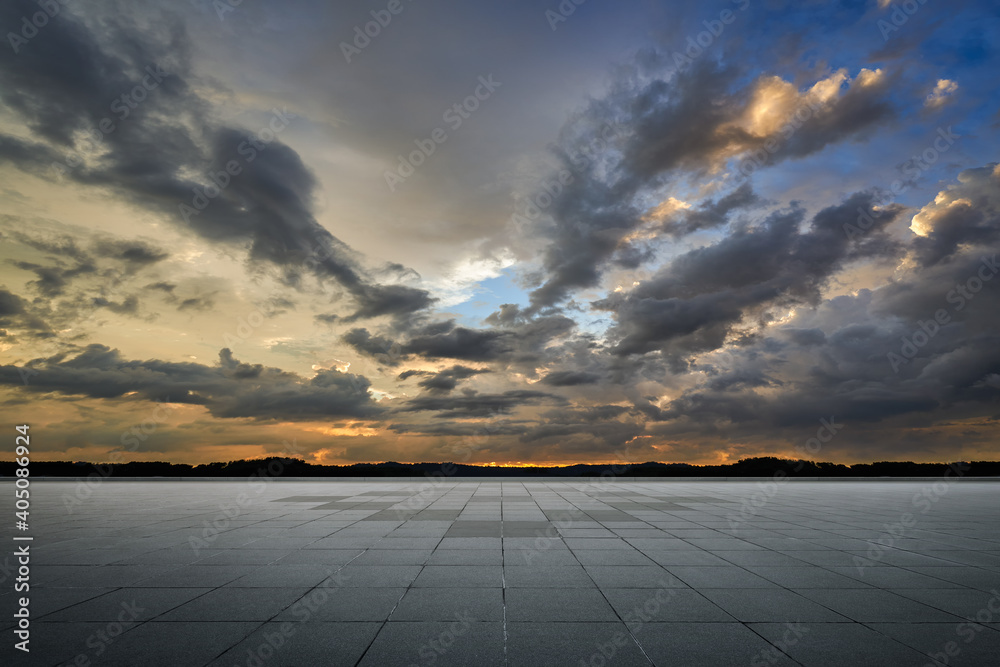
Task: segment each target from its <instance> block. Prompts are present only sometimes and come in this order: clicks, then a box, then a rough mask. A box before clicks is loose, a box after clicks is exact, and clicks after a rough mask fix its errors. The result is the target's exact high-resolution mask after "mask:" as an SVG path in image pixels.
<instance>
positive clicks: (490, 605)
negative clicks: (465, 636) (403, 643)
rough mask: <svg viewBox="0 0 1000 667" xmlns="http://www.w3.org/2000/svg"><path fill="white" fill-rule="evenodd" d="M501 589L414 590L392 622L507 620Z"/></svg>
mask: <svg viewBox="0 0 1000 667" xmlns="http://www.w3.org/2000/svg"><path fill="white" fill-rule="evenodd" d="M503 607H504V602H503V591H502V590H501V589H500V588H411V589H409V590H407V591H406V594H405V595H404V596H403V599H402V600H400V601H399V605H398V606H397V607H396V609H395V610H394V611H393V612H392V616H391V618H390V620H392V621H455V620H459V619H461V618H466V617H468V618H471V619H473V620H474V621H475V622H481V621H502V620H503Z"/></svg>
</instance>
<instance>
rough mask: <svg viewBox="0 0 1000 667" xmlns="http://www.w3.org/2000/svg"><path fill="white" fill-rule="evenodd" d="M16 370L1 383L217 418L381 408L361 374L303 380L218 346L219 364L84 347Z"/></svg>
mask: <svg viewBox="0 0 1000 667" xmlns="http://www.w3.org/2000/svg"><path fill="white" fill-rule="evenodd" d="M25 368H28V369H30V370H31V381H30V383H29V384H27V385H25V384H24V383H23V382H22V380H21V374H20V369H18V368H17V367H15V366H0V384H4V385H8V386H15V387H16V386H21V387H22V391H26V392H31V393H35V394H63V395H72V396H88V397H92V398H107V399H117V398H122V397H126V396H132V395H135V396H137V397H139V398H142V399H147V400H155V401H169V402H172V403H187V404H193V405H203V406H205V408H207V409H208V411H209V412H210V413H211V414H212V415H213V416H215V417H220V418H235V417H248V418H253V419H278V420H316V419H324V418H328V417H356V418H374V417H377V416H379V415H380V414H381V413H382V409H381V408H380V407H379V406H378V404H377V403H375V402H374V401H373V400H372V399H371V396H370V395H369V393H368V388H369V386H370V383H369V382H368V380H367V379H366V378H364V377H363V376H360V375H352V374H349V373H339V372H337V371H320V372H319V373H317V374H316V376H315V377H312V378H309V379H306V378H303V377H301V376H299V375H296V374H295V373H289V372H287V371H282V370H281V369H278V368H270V367H265V366H261V365H260V364H246V363H241V362H240V361H238V360H237V359H235V358H234V357H233V355H232V352H230V350H228V349H223V350H222V351H221V352H220V354H219V364H218V365H217V366H205V365H203V364H196V363H176V362H167V361H160V360H157V359H149V360H146V361H138V360H128V359H124V358H122V356H121V354H119V352H118V350H114V349H112V348H109V347H107V346H104V345H89V346H87V347H86V348H85V349H83V350H82V351H81V352H79V353H78V354H76V356H73V357H69V356H68V355H66V354H60V355H56V356H53V357H48V358H43V359H35V360H32V361H30V362H28V363H27V364H25Z"/></svg>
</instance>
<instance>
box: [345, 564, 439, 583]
mask: <svg viewBox="0 0 1000 667" xmlns="http://www.w3.org/2000/svg"><path fill="white" fill-rule="evenodd" d="M421 569H422V566H420V565H354V564H353V563H352V564H350V565H345V566H344V567H343V568H341V569H340V570H338V571H337V575H338V579H337V580H338V582H339V585H340V586H343V587H345V588H397V587H400V586H402V587H406V586H409V585H410V584H411V583H412V582H413V580H414V579H416V578H417V574H419V573H420V570H421Z"/></svg>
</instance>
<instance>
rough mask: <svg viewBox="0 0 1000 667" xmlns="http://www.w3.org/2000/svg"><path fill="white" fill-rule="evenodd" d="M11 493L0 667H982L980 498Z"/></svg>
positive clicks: (707, 493)
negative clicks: (20, 647) (27, 551)
mask: <svg viewBox="0 0 1000 667" xmlns="http://www.w3.org/2000/svg"><path fill="white" fill-rule="evenodd" d="M2 488H3V489H4V496H6V497H12V495H13V494H12V493H8V491H9V490H10V488H11V487H8V486H6V485H4V486H3V487H2ZM31 488H32V494H33V496H32V502H33V505H32V508H31V515H30V516H31V530H30V531H29V534H31V535H33V536H34V538H35V539H34V541H33V542H32V543H31V554H32V556H31V573H30V577H31V592H30V595H31V603H30V609H31V612H32V617H31V623H32V625H31V643H30V646H31V653H30V655H29V656H25V655H24V654H22V653H20V652H17V651H14V650H13V649H12V646H11V645H12V643H13V641H14V640H13V639H12V631H11V627H12V625H11V623H12V621H11V619H12V614H13V610H14V604H15V603H14V598H15V595H14V593H13V580H14V577H15V576H17V575H16V571H14V570H13V569H12V568H11V564H12V561H13V556H12V555H11V553H12V551H13V549H12V548H11V549H5V550H4V556H5V557H6V560H5V561H4V562H3V569H2V571H0V577H2V579H3V587H2V589H0V599H2V600H3V601H4V605H5V606H4V607H3V615H2V618H3V621H2V622H0V625H3V626H4V627H5V628H7V629H5V630H4V633H3V634H4V637H5V640H4V646H3V653H0V655H13V659H14V660H15V662H10V661H8V660H6V659H4V660H3V662H5V663H6V664H19V665H20V664H29V665H56V664H75V665H128V666H130V667H131V666H134V665H143V666H157V665H170V666H183V667H187V666H194V665H213V666H225V667H232V666H234V665H246V666H257V665H300V666H306V665H365V666H367V665H377V666H380V667H381V666H393V665H404V666H406V665H476V666H486V665H502V664H506V665H511V666H518V665H529V666H534V665H572V666H574V667H577V666H581V665H594V666H598V665H605V664H608V665H649V664H654V665H670V666H675V665H676V666H688V665H726V666H727V667H728V666H731V665H747V666H748V667H758V666H765V665H766V666H770V665H837V666H838V667H839V666H841V665H851V666H859V665H877V666H879V667H885V666H893V665H915V666H921V665H944V664H948V665H977V666H981V665H997V664H1000V657H998V656H1000V593H998V592H997V589H1000V484H994V483H975V482H966V481H962V482H957V483H951V484H948V483H945V482H943V481H940V480H937V481H936V485H935V480H928V481H927V482H918V483H908V482H861V483H848V482H844V483H840V482H834V483H831V482H820V483H809V482H786V483H783V484H772V485H760V484H757V483H737V482H728V483H727V482H719V483H712V482H705V483H677V482H669V483H621V484H611V483H604V484H585V483H572V482H536V483H523V484H522V483H515V482H503V483H499V482H492V483H486V482H484V483H479V482H455V481H446V482H441V483H437V484H430V483H428V484H425V485H423V486H421V485H420V484H402V483H380V484H375V483H350V482H318V483H311V482H310V483H296V482H269V483H264V482H263V481H260V480H255V481H249V482H240V483H222V482H155V483H141V482H136V483H131V482H114V481H108V482H105V483H103V484H100V485H98V486H96V488H94V489H93V490H90V491H88V490H86V489H85V488H84V487H80V486H78V485H77V484H74V483H66V482H35V483H34V484H33V485H32V487H31ZM11 502H12V503H13V501H11ZM10 533H11V531H10V530H9V529H5V533H4V541H5V543H7V544H18V543H14V542H12V541H11V540H10ZM968 619H972V620H973V621H977V620H978V622H976V623H970V622H969V620H968ZM932 656H936V657H937V661H935V660H934V659H932Z"/></svg>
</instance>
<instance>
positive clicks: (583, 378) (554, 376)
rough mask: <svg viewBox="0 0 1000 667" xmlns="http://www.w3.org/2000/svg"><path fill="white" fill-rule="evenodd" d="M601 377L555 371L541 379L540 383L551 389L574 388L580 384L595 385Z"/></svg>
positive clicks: (577, 372)
mask: <svg viewBox="0 0 1000 667" xmlns="http://www.w3.org/2000/svg"><path fill="white" fill-rule="evenodd" d="M600 380H601V376H600V375H597V374H596V373H587V372H584V371H555V372H553V373H549V374H547V375H546V376H545V377H543V378H542V383H543V384H547V385H550V386H552V387H575V386H578V385H582V384H596V383H598V382H600Z"/></svg>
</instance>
